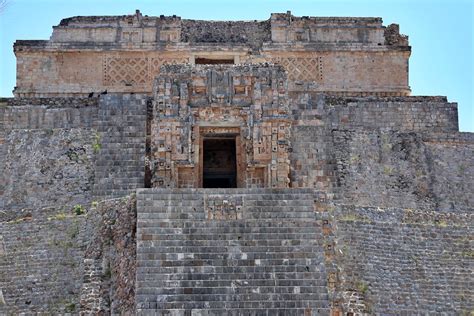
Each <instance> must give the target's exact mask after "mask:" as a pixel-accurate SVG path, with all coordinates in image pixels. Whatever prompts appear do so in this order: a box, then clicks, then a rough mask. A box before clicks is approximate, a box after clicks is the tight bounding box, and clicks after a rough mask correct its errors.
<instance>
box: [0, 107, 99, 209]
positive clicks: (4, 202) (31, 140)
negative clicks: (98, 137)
mask: <svg viewBox="0 0 474 316" xmlns="http://www.w3.org/2000/svg"><path fill="white" fill-rule="evenodd" d="M25 101H26V100H25ZM12 102H16V103H18V102H19V101H12ZM26 103H31V102H26ZM45 103H46V104H48V100H45ZM56 103H57V104H51V105H22V106H5V107H1V108H0V122H1V126H0V127H1V128H0V130H1V133H2V134H1V137H2V139H1V142H0V161H1V162H0V169H1V171H0V208H3V209H19V208H39V207H46V206H47V207H57V208H60V207H68V206H72V205H75V204H81V205H85V204H88V203H90V199H91V193H92V186H93V183H94V151H93V143H94V132H93V125H94V123H95V121H96V119H97V106H94V105H90V103H91V101H89V100H87V101H85V102H83V103H82V104H80V102H77V100H76V101H75V102H72V103H70V102H69V100H68V99H59V100H56Z"/></svg>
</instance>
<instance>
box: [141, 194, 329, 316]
mask: <svg viewBox="0 0 474 316" xmlns="http://www.w3.org/2000/svg"><path fill="white" fill-rule="evenodd" d="M315 194H316V192H314V191H313V190H311V189H175V190H169V189H139V190H138V194H137V218H138V222H137V243H138V245H137V283H136V302H137V312H138V314H140V315H222V314H227V315H228V314H235V315H328V314H329V300H328V291H327V286H326V285H327V276H326V271H325V266H324V253H323V245H322V234H323V233H322V229H321V225H319V223H318V218H317V215H316V213H315V212H314V199H315Z"/></svg>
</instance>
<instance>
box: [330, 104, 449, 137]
mask: <svg viewBox="0 0 474 316" xmlns="http://www.w3.org/2000/svg"><path fill="white" fill-rule="evenodd" d="M324 102H325V108H326V111H327V112H326V115H327V119H328V121H330V127H331V128H332V129H382V130H400V131H414V132H449V131H451V132H457V131H458V112H457V103H449V102H447V100H446V97H399V98H396V97H395V98H376V97H366V98H334V97H326V98H325V100H324Z"/></svg>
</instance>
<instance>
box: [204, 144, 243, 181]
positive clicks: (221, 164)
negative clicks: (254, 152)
mask: <svg viewBox="0 0 474 316" xmlns="http://www.w3.org/2000/svg"><path fill="white" fill-rule="evenodd" d="M202 170H203V174H202V180H203V187H204V188H236V187H237V158H236V143H235V137H232V138H231V137H228V138H223V137H219V138H204V139H203V169H202Z"/></svg>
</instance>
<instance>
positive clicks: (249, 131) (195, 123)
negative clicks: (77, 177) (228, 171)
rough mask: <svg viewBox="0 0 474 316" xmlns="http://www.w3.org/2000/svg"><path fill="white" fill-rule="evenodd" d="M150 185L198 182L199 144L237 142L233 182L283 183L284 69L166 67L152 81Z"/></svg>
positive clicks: (286, 134) (286, 129) (286, 135)
mask: <svg viewBox="0 0 474 316" xmlns="http://www.w3.org/2000/svg"><path fill="white" fill-rule="evenodd" d="M153 113H154V114H153V121H152V125H151V126H152V128H151V150H150V151H149V152H150V155H149V161H150V164H149V166H150V168H151V169H152V175H153V177H152V179H151V181H152V186H153V187H202V186H203V176H202V175H203V142H204V140H205V139H207V138H232V139H235V144H236V145H235V146H236V160H237V162H236V163H237V184H236V185H237V187H244V188H251V187H288V186H289V170H290V166H289V158H288V152H289V150H290V148H291V144H290V138H291V135H290V127H291V120H290V115H289V99H288V93H287V79H286V74H285V71H284V69H283V68H282V67H279V66H272V65H268V64H255V65H245V66H165V67H163V68H162V69H161V74H160V75H159V76H158V77H157V79H156V80H155V86H154V101H153Z"/></svg>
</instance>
